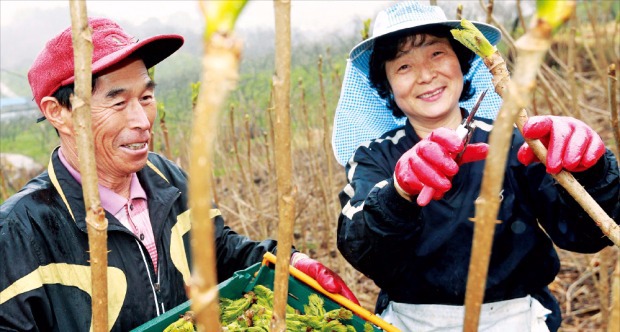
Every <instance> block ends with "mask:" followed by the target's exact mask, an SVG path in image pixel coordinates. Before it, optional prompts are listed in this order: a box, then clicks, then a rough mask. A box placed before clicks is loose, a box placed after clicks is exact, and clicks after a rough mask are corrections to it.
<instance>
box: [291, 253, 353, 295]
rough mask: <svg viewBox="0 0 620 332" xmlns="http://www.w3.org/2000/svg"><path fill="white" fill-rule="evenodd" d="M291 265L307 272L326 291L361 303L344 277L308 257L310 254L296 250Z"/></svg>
mask: <svg viewBox="0 0 620 332" xmlns="http://www.w3.org/2000/svg"><path fill="white" fill-rule="evenodd" d="M291 265H293V267H295V268H296V269H298V270H299V271H301V272H303V273H305V274H307V275H308V276H309V277H310V278H312V279H314V280H316V281H317V282H318V283H319V285H321V287H323V288H325V290H326V291H328V292H330V293H334V294H340V295H342V296H344V297H346V298H347V299H349V300H351V301H352V302H354V303H355V304H357V305H359V304H360V302H359V301H358V300H357V298H356V297H355V295H353V292H352V291H351V290H350V289H349V287H347V285H346V284H345V283H344V281H343V280H342V278H340V276H338V275H337V274H336V273H335V272H334V271H332V270H330V269H328V268H327V267H326V266H325V265H323V264H321V263H319V262H317V261H315V260H314V259H312V258H310V257H308V255H305V254H302V253H299V252H296V253H294V254H293V256H292V257H291Z"/></svg>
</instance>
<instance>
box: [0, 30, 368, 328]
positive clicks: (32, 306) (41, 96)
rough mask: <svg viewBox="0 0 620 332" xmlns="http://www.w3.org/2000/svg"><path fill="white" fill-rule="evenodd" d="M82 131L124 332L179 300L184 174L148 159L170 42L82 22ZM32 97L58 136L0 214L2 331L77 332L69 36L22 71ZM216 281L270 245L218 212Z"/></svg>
mask: <svg viewBox="0 0 620 332" xmlns="http://www.w3.org/2000/svg"><path fill="white" fill-rule="evenodd" d="M89 25H90V26H91V28H92V42H93V47H94V50H93V62H92V73H93V83H92V85H93V91H92V99H91V111H92V115H91V116H92V130H93V137H94V142H95V147H94V148H95V154H96V157H97V175H98V178H99V192H100V195H101V205H102V207H103V208H104V209H105V214H106V218H107V220H108V230H107V232H108V233H107V237H108V250H109V253H108V267H107V269H108V272H107V275H108V317H109V318H108V326H109V328H110V329H111V330H115V331H128V330H130V329H132V328H134V327H136V326H138V325H140V324H142V323H144V322H146V321H148V320H150V319H152V318H154V317H157V316H159V315H161V314H162V313H164V312H166V311H167V310H169V309H171V308H173V307H175V306H177V305H179V304H181V303H183V302H185V301H187V294H186V292H185V288H186V287H187V286H188V285H189V281H190V268H189V264H188V262H190V261H191V257H190V251H189V244H190V243H189V240H190V238H189V230H190V228H191V223H190V211H189V207H188V197H187V192H188V184H187V174H186V173H185V172H184V171H183V170H182V169H180V168H179V167H178V166H177V165H175V164H173V163H172V162H170V161H169V160H167V159H165V158H163V157H162V156H160V155H158V154H156V153H152V152H149V146H148V142H149V139H150V130H151V126H152V125H153V122H154V120H155V118H156V112H157V108H156V102H155V83H154V82H153V81H152V80H151V79H150V77H149V75H148V72H147V69H148V68H150V67H152V66H154V65H156V64H157V63H159V62H160V61H162V60H164V59H165V58H167V57H168V56H170V55H171V54H172V53H174V52H175V51H177V50H178V49H179V48H180V47H181V45H182V44H183V38H182V37H181V36H178V35H158V36H154V37H151V38H147V39H143V40H141V41H137V40H136V39H134V38H133V37H131V36H130V35H128V34H127V33H126V32H125V31H124V30H123V29H122V28H121V27H120V26H118V25H117V24H116V23H115V22H113V21H111V20H109V19H104V18H93V19H90V20H89ZM28 80H29V82H30V86H31V88H32V93H33V95H34V100H35V102H36V103H37V105H38V106H39V108H40V110H41V112H42V113H43V116H44V119H46V120H47V121H48V122H49V123H50V124H51V125H52V126H54V128H55V129H56V130H57V131H58V135H59V137H60V146H59V147H58V148H56V149H55V150H54V151H53V152H52V155H51V159H50V162H49V165H48V168H47V171H45V172H43V173H42V174H40V175H38V176H37V177H36V178H34V179H32V180H31V181H30V182H29V183H28V184H26V186H25V187H24V188H23V189H22V190H21V191H20V192H19V193H17V194H15V195H14V196H12V197H10V198H9V199H8V200H7V201H6V202H5V203H4V204H2V206H1V207H0V253H1V254H0V266H2V268H0V330H18V331H87V330H89V329H90V328H91V327H92V322H91V316H92V314H91V309H90V308H91V302H92V301H93V300H94V299H92V298H91V296H90V294H91V282H90V270H89V264H90V263H89V258H90V256H89V247H88V235H87V231H86V221H85V218H86V211H85V209H84V199H83V196H82V187H81V176H80V173H79V169H80V168H79V156H78V153H77V143H76V139H77V138H76V134H75V128H74V123H73V118H72V115H71V103H70V99H69V98H70V96H71V94H72V93H73V83H74V64H73V48H72V41H71V29H70V28H68V29H66V30H64V31H63V32H61V33H60V34H59V35H57V36H56V37H54V38H53V39H51V40H50V41H49V42H48V43H47V44H46V45H45V48H44V49H43V51H41V53H40V54H39V56H38V57H37V59H36V60H35V62H34V64H33V65H32V68H31V69H30V71H29V72H28ZM211 212H212V213H211V214H212V216H213V222H214V223H215V230H216V245H215V246H216V250H217V253H216V255H217V273H218V279H219V280H220V281H222V280H224V279H227V278H228V277H230V276H231V275H232V274H233V272H234V271H237V270H240V269H244V268H246V267H248V266H250V265H252V264H254V263H256V262H259V261H260V260H261V259H262V257H263V254H264V253H265V252H267V251H272V252H274V251H275V250H276V242H275V241H273V240H269V239H268V240H264V241H262V242H258V241H251V240H250V239H248V238H247V237H244V236H241V235H238V234H236V233H235V232H234V231H232V230H231V229H230V228H228V227H227V226H225V225H224V220H223V219H222V216H221V214H220V212H219V210H217V209H216V208H214V209H213V210H212V211H211ZM291 261H292V264H293V265H294V266H295V267H296V268H298V269H299V270H301V271H302V272H305V273H306V274H308V275H309V276H311V277H312V278H314V279H316V280H317V281H318V283H319V284H321V285H322V286H323V287H324V288H326V289H327V290H328V291H331V292H333V293H340V294H342V295H344V296H345V297H347V298H349V299H351V300H352V301H355V302H357V300H356V299H355V296H354V295H353V293H352V292H351V291H350V290H349V289H348V287H347V286H346V285H345V283H344V282H343V281H342V279H341V278H340V277H338V275H336V274H335V273H333V272H332V271H331V270H329V269H328V268H326V267H325V266H323V265H322V264H321V263H319V262H317V261H315V260H313V259H310V258H309V257H308V256H306V255H304V254H301V253H299V252H294V253H293V256H292V259H291Z"/></svg>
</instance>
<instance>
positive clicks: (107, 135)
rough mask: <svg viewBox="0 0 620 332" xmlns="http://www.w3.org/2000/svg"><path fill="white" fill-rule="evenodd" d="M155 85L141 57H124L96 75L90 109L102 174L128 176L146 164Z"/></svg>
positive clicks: (97, 156) (155, 109)
mask: <svg viewBox="0 0 620 332" xmlns="http://www.w3.org/2000/svg"><path fill="white" fill-rule="evenodd" d="M154 88H155V84H154V82H153V81H152V80H151V79H150V78H149V75H148V72H147V70H146V67H145V66H144V62H142V60H140V59H127V60H124V61H123V62H121V63H119V64H118V65H116V66H115V67H114V68H113V69H111V70H110V71H108V72H104V73H103V74H102V75H101V76H99V77H98V78H97V82H96V85H95V89H94V90H93V94H92V99H91V109H92V125H93V138H94V142H95V155H96V159H97V171H98V173H99V174H100V175H105V176H109V177H112V178H114V177H126V176H127V175H129V174H131V173H134V172H137V171H138V170H140V169H142V168H143V167H144V165H145V164H146V160H147V155H148V151H149V146H148V142H149V139H150V130H151V126H152V125H153V121H154V120H155V116H156V115H157V106H156V102H155V91H154Z"/></svg>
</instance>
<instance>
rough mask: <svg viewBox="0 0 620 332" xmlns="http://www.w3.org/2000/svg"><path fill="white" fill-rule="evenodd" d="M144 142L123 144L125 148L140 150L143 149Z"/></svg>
mask: <svg viewBox="0 0 620 332" xmlns="http://www.w3.org/2000/svg"><path fill="white" fill-rule="evenodd" d="M145 145H146V143H132V144H127V145H125V147H126V148H128V149H130V150H140V149H143V148H144V146H145Z"/></svg>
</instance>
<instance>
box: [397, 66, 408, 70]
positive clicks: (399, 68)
mask: <svg viewBox="0 0 620 332" xmlns="http://www.w3.org/2000/svg"><path fill="white" fill-rule="evenodd" d="M407 69H409V65H401V66H400V67H398V71H403V70H407Z"/></svg>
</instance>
